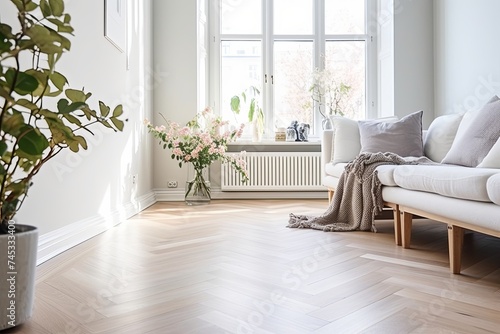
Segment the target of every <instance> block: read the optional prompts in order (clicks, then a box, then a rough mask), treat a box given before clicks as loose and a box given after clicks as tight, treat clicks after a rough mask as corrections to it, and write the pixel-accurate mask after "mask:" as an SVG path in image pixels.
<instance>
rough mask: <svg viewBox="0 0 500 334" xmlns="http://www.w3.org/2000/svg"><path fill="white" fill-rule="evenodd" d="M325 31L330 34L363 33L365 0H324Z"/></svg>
mask: <svg viewBox="0 0 500 334" xmlns="http://www.w3.org/2000/svg"><path fill="white" fill-rule="evenodd" d="M325 31H326V34H327V35H330V34H364V33H365V0H325Z"/></svg>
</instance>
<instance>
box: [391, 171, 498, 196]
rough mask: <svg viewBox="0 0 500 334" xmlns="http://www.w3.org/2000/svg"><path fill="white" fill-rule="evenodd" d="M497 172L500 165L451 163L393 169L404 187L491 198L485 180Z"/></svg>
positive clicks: (450, 194) (443, 193)
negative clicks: (493, 167) (470, 166)
mask: <svg viewBox="0 0 500 334" xmlns="http://www.w3.org/2000/svg"><path fill="white" fill-rule="evenodd" d="M498 173H500V171H499V170H498V169H487V168H468V167H462V166H452V165H404V166H398V167H397V168H396V169H395V170H394V181H395V183H396V184H397V185H398V186H400V187H401V188H405V189H410V190H418V191H425V192H430V193H435V194H439V195H443V196H448V197H453V198H461V199H467V200H473V201H482V202H491V200H490V197H489V196H488V191H487V189H486V188H487V187H486V183H487V181H488V179H489V178H490V177H491V176H492V175H495V174H498Z"/></svg>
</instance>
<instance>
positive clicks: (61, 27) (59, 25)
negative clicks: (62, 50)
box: [47, 18, 74, 33]
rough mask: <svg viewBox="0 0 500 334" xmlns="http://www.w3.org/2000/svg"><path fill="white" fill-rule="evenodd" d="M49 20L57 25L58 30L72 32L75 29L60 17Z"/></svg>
mask: <svg viewBox="0 0 500 334" xmlns="http://www.w3.org/2000/svg"><path fill="white" fill-rule="evenodd" d="M47 20H48V21H49V22H51V23H53V24H54V25H55V26H56V27H57V32H63V33H72V32H73V31H74V29H73V27H71V26H70V25H69V24H67V23H64V22H63V21H61V20H59V19H55V18H50V19H47Z"/></svg>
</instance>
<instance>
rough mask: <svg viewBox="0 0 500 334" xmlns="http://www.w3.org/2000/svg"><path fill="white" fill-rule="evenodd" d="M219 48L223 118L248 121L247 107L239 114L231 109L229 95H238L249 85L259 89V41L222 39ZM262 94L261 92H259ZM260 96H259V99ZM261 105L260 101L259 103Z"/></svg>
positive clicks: (260, 57)
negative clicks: (235, 113)
mask: <svg viewBox="0 0 500 334" xmlns="http://www.w3.org/2000/svg"><path fill="white" fill-rule="evenodd" d="M221 46H222V49H221V112H222V116H223V118H224V119H227V120H235V121H236V123H246V122H248V117H247V116H248V109H243V108H242V110H241V113H240V115H234V114H233V112H232V111H231V97H233V96H234V95H240V94H241V93H242V92H243V91H244V90H246V89H248V88H249V87H250V86H254V87H256V88H257V89H259V91H261V88H262V87H261V86H262V55H261V53H262V43H261V41H223V42H222V45H221ZM261 95H262V94H261ZM261 99H262V96H260V100H261ZM260 105H261V106H262V103H260Z"/></svg>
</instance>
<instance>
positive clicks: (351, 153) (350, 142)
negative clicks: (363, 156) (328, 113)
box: [330, 116, 361, 164]
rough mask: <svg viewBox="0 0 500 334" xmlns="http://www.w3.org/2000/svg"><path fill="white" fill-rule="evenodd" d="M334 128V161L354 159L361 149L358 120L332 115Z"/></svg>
mask: <svg viewBox="0 0 500 334" xmlns="http://www.w3.org/2000/svg"><path fill="white" fill-rule="evenodd" d="M330 122H331V123H332V126H333V129H334V132H335V133H334V136H333V148H334V149H333V156H332V163H333V164H338V163H341V162H349V161H352V160H354V158H356V156H357V155H358V154H359V151H360V150H361V142H360V139H359V129H358V122H356V121H355V120H352V119H349V118H345V117H341V116H332V117H331V118H330Z"/></svg>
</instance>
